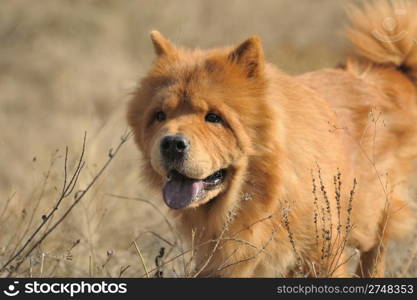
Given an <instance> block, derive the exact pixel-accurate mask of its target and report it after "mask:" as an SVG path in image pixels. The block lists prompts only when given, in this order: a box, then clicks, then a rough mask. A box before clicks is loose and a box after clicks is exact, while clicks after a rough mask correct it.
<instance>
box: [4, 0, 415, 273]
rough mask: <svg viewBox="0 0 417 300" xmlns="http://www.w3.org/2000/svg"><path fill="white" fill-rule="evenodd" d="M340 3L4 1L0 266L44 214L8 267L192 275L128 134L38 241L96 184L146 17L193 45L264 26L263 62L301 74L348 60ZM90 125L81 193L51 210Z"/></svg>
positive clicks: (120, 124)
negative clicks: (144, 181) (149, 191)
mask: <svg viewBox="0 0 417 300" xmlns="http://www.w3.org/2000/svg"><path fill="white" fill-rule="evenodd" d="M342 4H343V1H341V0H340V1H333V0H318V1H309V0H299V1H298V2H297V5H294V4H293V1H290V0H280V1H273V0H269V1H266V0H261V1H256V2H254V1H249V0H245V1H236V0H235V1H227V2H225V1H220V0H214V1H191V0H188V1H185V0H179V1H162V0H158V1H129V2H127V1H110V0H107V1H106V0H101V1H93V0H91V1H76V0H73V1H69V0H68V1H53V0H45V1H30V2H28V1H23V0H9V1H2V2H1V4H0V42H1V45H2V46H1V47H0V91H1V93H0V126H1V128H2V131H1V133H0V149H1V150H0V199H1V200H0V265H1V266H2V265H4V264H5V263H6V262H7V261H8V260H9V259H10V258H12V257H13V256H14V255H16V254H17V253H18V251H19V249H21V248H22V246H23V245H24V244H25V243H26V242H27V241H28V239H29V238H30V236H31V235H32V233H33V232H34V231H35V230H36V228H37V227H38V226H40V225H41V224H44V226H43V227H42V228H41V230H40V232H39V236H36V238H34V239H33V240H31V241H30V242H29V244H28V245H30V246H34V245H35V247H34V249H33V251H32V252H30V254H28V255H27V259H25V260H23V261H22V260H21V258H24V257H25V253H27V251H26V250H27V249H29V248H30V247H29V248H26V249H25V251H23V252H22V253H21V255H19V257H17V260H16V261H14V262H13V263H12V264H11V265H13V266H15V267H16V263H17V262H19V261H22V264H21V265H20V267H19V269H18V270H16V273H15V274H14V276H25V277H28V276H44V277H50V276H60V277H66V276H94V277H100V276H111V277H118V276H146V275H149V276H155V275H156V276H164V277H165V276H185V275H187V276H193V274H194V275H195V273H193V272H194V271H193V269H192V264H193V262H192V257H193V253H194V252H195V251H198V246H199V245H190V246H186V245H184V244H183V242H182V241H181V238H180V237H179V236H178V233H177V232H176V230H175V226H174V225H173V223H172V220H171V219H170V218H169V217H167V211H166V209H165V207H164V206H162V205H160V203H159V202H156V201H155V199H152V198H151V197H150V195H146V194H144V193H143V187H142V186H141V182H140V181H139V177H138V167H137V162H138V160H139V159H140V158H139V156H138V154H137V151H136V149H135V147H134V145H133V143H132V141H131V140H129V141H128V142H127V143H126V144H124V145H123V147H122V148H121V149H120V152H119V153H118V154H117V155H116V156H115V157H114V159H113V161H112V163H111V164H110V165H109V168H108V169H107V170H106V172H105V173H103V174H102V175H101V176H100V177H99V178H98V179H97V181H95V183H94V185H93V186H92V187H91V189H90V190H89V191H88V193H86V194H85V196H83V198H82V201H79V202H78V204H77V205H76V206H75V207H74V209H73V210H72V211H71V213H69V214H68V216H67V217H66V218H65V219H64V220H63V221H62V223H60V224H59V226H57V227H56V229H54V230H53V231H51V232H50V234H49V235H48V236H47V237H46V238H45V239H44V240H43V241H42V242H41V243H39V244H36V243H35V242H36V241H38V240H39V238H40V237H42V236H43V235H44V234H45V233H47V232H48V230H49V229H51V228H52V227H53V224H55V222H56V221H58V220H59V218H60V217H62V216H63V215H64V214H65V212H66V211H67V210H68V209H69V208H70V207H71V205H72V204H73V203H74V200H75V199H76V198H75V199H74V198H73V197H74V196H77V195H79V194H77V192H78V191H84V190H85V189H86V187H87V186H88V185H89V183H91V181H92V180H93V179H94V178H95V176H96V175H97V172H99V170H100V168H101V167H102V165H103V164H104V163H105V162H106V161H107V159H108V158H109V151H110V149H111V148H115V147H116V146H117V145H118V143H119V139H120V137H121V136H122V135H123V134H124V133H125V132H126V129H127V125H126V123H125V120H124V114H125V112H124V110H125V104H126V100H127V99H128V98H129V93H130V92H131V91H132V89H133V88H134V86H135V84H136V82H137V79H138V78H139V77H140V76H141V75H143V74H144V72H145V71H146V69H147V67H148V66H149V64H150V61H151V60H152V58H153V54H152V49H151V45H150V42H149V40H148V32H149V31H150V30H151V29H158V30H160V31H161V32H163V33H164V34H166V35H167V36H169V37H170V38H171V39H172V40H173V41H175V42H178V43H180V44H183V45H187V46H198V47H210V46H218V45H224V44H232V43H237V42H239V41H240V40H243V39H244V38H246V37H247V36H249V35H252V34H259V35H260V36H261V37H262V39H263V41H264V46H265V51H266V56H267V57H268V59H269V60H271V61H273V62H275V63H276V64H277V65H278V66H280V67H282V68H283V69H284V70H286V71H288V72H290V73H299V72H303V71H307V70H311V69H315V68H322V67H331V66H333V65H335V64H337V63H338V62H339V61H340V60H341V59H342V57H343V55H344V54H345V53H344V52H345V50H344V49H346V42H345V41H344V39H343V38H342V37H341V36H340V35H339V29H342V28H343V22H344V21H343V8H342ZM335 29H336V30H335ZM85 131H86V132H87V140H86V145H85V152H84V157H83V161H85V165H84V167H83V170H82V172H81V173H80V174H79V177H78V178H77V179H78V180H77V181H76V184H74V186H73V194H72V196H71V197H68V198H66V199H64V200H63V201H62V202H61V203H60V207H59V209H57V210H56V211H55V212H54V214H53V216H51V217H49V218H48V212H50V211H51V209H53V208H54V205H55V204H56V202H55V201H56V199H59V197H60V195H61V192H62V186H63V183H64V178H65V169H64V163H65V161H66V159H65V158H66V157H67V172H68V174H72V172H74V170H75V168H76V167H77V162H78V159H79V158H80V153H81V152H80V149H81V148H82V145H83V134H84V132H85ZM66 146H68V148H69V155H68V156H67V155H66V151H65V147H66ZM335 184H337V178H336V183H335ZM318 188H320V184H319V183H318ZM317 192H318V191H317ZM320 192H323V191H320ZM335 197H337V196H335ZM324 209H325V208H324ZM45 217H46V218H47V219H45ZM324 221H326V220H324ZM319 234H321V233H319ZM325 234H328V233H325ZM413 238H414V240H416V238H415V237H413ZM416 245H417V244H416ZM413 249H414V248H413V247H411V246H410V244H407V247H402V246H401V245H397V246H396V247H394V249H393V251H392V253H393V255H391V257H390V260H389V264H388V272H389V274H390V275H393V276H398V275H402V276H415V275H416V274H417V266H416V263H415V262H416V256H417V255H416V250H415V249H417V247H416V248H415V249H414V250H413ZM408 251H410V253H408ZM184 253H185V254H186V255H183V254H184ZM22 255H23V256H22ZM405 257H407V258H408V259H407V260H405V259H404V258H405ZM144 266H146V269H147V270H146V271H145V270H144ZM8 271H10V270H8ZM5 275H7V272H3V273H1V276H5Z"/></svg>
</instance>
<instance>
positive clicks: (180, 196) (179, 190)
mask: <svg viewBox="0 0 417 300" xmlns="http://www.w3.org/2000/svg"><path fill="white" fill-rule="evenodd" d="M203 189H204V183H203V181H202V180H196V179H190V178H187V177H184V176H182V175H180V174H178V173H177V174H173V175H172V179H171V180H170V181H168V182H167V183H165V185H164V187H163V189H162V194H163V196H164V201H165V203H166V204H167V205H168V206H169V207H170V208H172V209H181V208H184V207H186V206H188V205H189V204H191V202H193V201H194V200H196V198H197V196H198V194H199V193H200V192H201V191H202V190H203Z"/></svg>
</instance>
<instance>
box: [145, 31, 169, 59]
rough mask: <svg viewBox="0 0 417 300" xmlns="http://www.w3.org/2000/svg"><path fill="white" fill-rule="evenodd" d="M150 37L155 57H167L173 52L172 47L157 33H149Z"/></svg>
mask: <svg viewBox="0 0 417 300" xmlns="http://www.w3.org/2000/svg"><path fill="white" fill-rule="evenodd" d="M150 36H151V40H152V44H153V47H154V50H155V53H156V55H157V56H164V55H166V56H168V55H171V54H173V53H174V52H175V47H174V45H173V44H172V43H171V42H170V41H169V40H168V39H166V38H165V37H164V36H163V35H162V34H161V33H159V31H156V30H153V31H151V33H150Z"/></svg>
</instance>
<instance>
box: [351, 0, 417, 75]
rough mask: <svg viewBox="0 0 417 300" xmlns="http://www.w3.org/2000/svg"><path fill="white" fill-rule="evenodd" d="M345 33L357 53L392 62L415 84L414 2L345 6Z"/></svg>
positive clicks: (416, 38) (383, 0)
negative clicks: (347, 16)
mask: <svg viewBox="0 0 417 300" xmlns="http://www.w3.org/2000/svg"><path fill="white" fill-rule="evenodd" d="M348 15H349V19H350V22H351V25H350V27H349V28H348V29H347V32H346V34H347V36H348V38H349V39H350V41H351V42H352V43H353V45H354V47H355V51H356V53H357V54H358V55H359V56H360V57H362V58H365V59H366V60H368V61H371V62H373V63H376V64H382V65H392V66H395V67H397V68H398V69H400V70H402V71H403V72H404V73H406V74H407V75H409V76H410V77H411V78H413V80H414V82H416V83H417V1H413V0H409V1H406V0H405V1H386V0H380V1H373V2H367V3H365V4H364V5H363V6H362V7H358V6H351V7H349V8H348Z"/></svg>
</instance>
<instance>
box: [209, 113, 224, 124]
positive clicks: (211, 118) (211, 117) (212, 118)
mask: <svg viewBox="0 0 417 300" xmlns="http://www.w3.org/2000/svg"><path fill="white" fill-rule="evenodd" d="M206 121H207V122H210V123H221V122H223V120H222V118H221V117H220V116H219V115H216V114H214V113H208V114H207V115H206Z"/></svg>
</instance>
